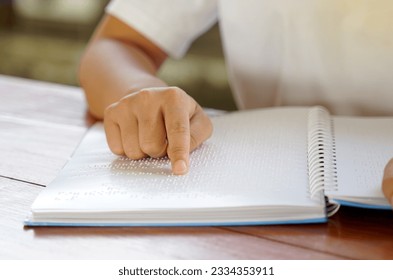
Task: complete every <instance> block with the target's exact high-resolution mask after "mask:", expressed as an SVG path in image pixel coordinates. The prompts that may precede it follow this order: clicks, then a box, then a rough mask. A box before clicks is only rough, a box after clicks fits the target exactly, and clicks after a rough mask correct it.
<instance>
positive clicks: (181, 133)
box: [104, 87, 212, 175]
mask: <svg viewBox="0 0 393 280" xmlns="http://www.w3.org/2000/svg"><path fill="white" fill-rule="evenodd" d="M104 126H105V133H106V137H107V141H108V145H109V148H110V149H111V151H112V152H113V153H115V154H118V155H126V156H127V157H129V158H131V159H141V158H143V157H146V156H150V157H154V158H157V157H162V156H164V155H168V157H169V158H170V160H171V164H172V171H173V173H174V174H177V175H181V174H185V173H187V171H188V166H189V153H190V152H191V151H192V150H193V149H195V148H196V147H198V146H199V145H200V144H201V143H202V142H203V141H205V140H206V139H207V138H209V137H210V135H211V133H212V124H211V121H210V119H209V118H208V116H207V115H206V114H205V113H204V112H203V110H202V108H201V107H200V106H199V105H198V104H197V103H196V102H195V100H194V99H192V98H191V97H190V96H189V95H187V94H186V93H185V92H184V91H183V90H181V89H180V88H177V87H161V88H147V89H143V90H140V91H138V92H135V93H132V94H129V95H127V96H125V97H124V98H122V99H121V100H120V101H119V102H116V103H114V104H112V105H110V106H109V107H108V108H107V109H106V110H105V115H104Z"/></svg>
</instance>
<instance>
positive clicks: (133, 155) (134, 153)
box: [124, 148, 145, 160]
mask: <svg viewBox="0 0 393 280" xmlns="http://www.w3.org/2000/svg"><path fill="white" fill-rule="evenodd" d="M124 153H125V155H126V156H127V157H128V158H130V159H134V160H138V159H142V158H144V157H145V154H144V153H142V151H140V150H137V149H132V148H127V149H125V150H124Z"/></svg>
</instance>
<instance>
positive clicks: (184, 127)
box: [168, 122, 189, 134]
mask: <svg viewBox="0 0 393 280" xmlns="http://www.w3.org/2000/svg"><path fill="white" fill-rule="evenodd" d="M168 133H169V134H188V133H189V127H188V124H185V123H183V122H175V123H173V124H172V125H171V127H170V128H169V131H168Z"/></svg>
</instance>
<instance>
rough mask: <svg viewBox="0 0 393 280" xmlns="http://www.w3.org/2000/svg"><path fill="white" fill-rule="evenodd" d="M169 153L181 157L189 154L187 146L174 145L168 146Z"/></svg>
mask: <svg viewBox="0 0 393 280" xmlns="http://www.w3.org/2000/svg"><path fill="white" fill-rule="evenodd" d="M168 154H170V155H172V156H177V157H181V156H184V155H186V154H188V150H187V148H186V147H181V146H174V147H169V148H168Z"/></svg>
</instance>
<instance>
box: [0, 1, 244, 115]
mask: <svg viewBox="0 0 393 280" xmlns="http://www.w3.org/2000/svg"><path fill="white" fill-rule="evenodd" d="M108 2H109V1H108V0H83V1H79V0H0V74H2V75H11V76H18V77H23V78H29V79H36V80H43V81H49V82H54V83H61V84H67V85H78V80H77V74H76V72H77V68H78V63H79V59H80V57H81V55H82V53H83V50H84V48H85V46H86V43H87V41H88V39H89V38H90V36H91V34H92V32H93V30H94V28H95V26H96V25H97V23H98V22H99V20H100V18H101V17H102V15H103V13H104V8H105V6H106V4H107V3H108ZM159 75H160V77H162V78H163V79H164V80H165V81H166V82H167V83H168V84H170V85H176V86H180V87H182V88H183V89H185V90H186V91H187V92H188V93H189V94H190V95H191V96H193V97H194V98H195V99H196V100H197V101H198V102H199V103H200V104H201V105H202V106H206V107H212V108H218V109H225V110H233V109H235V108H236V107H235V104H234V102H233V99H232V97H231V93H230V89H229V87H228V82H227V76H226V71H225V64H224V60H223V54H222V49H221V42H220V38H219V30H218V26H214V27H213V28H212V29H211V30H210V31H209V32H207V33H206V34H205V35H203V36H202V37H201V38H199V39H198V40H197V41H196V42H195V43H194V44H193V46H192V47H191V49H190V51H189V52H188V54H187V55H186V57H184V58H183V59H181V60H179V61H174V60H171V59H169V60H168V61H167V62H166V63H165V64H164V66H163V67H162V69H161V71H160V74H159ZM0 94H1V93H0Z"/></svg>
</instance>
